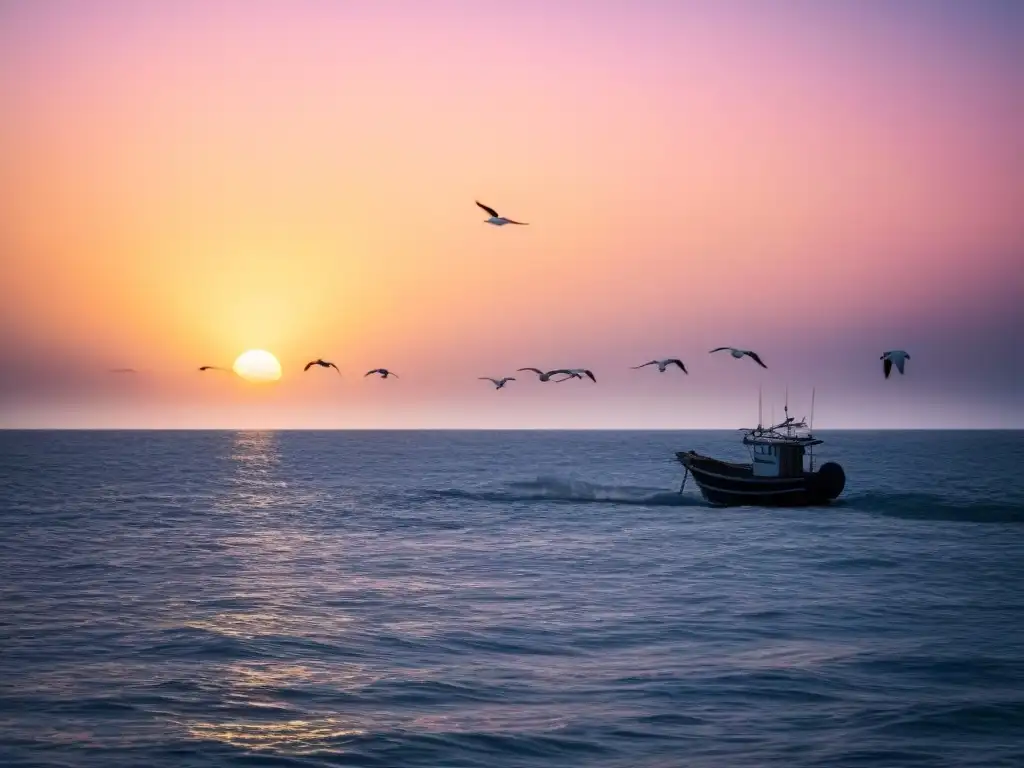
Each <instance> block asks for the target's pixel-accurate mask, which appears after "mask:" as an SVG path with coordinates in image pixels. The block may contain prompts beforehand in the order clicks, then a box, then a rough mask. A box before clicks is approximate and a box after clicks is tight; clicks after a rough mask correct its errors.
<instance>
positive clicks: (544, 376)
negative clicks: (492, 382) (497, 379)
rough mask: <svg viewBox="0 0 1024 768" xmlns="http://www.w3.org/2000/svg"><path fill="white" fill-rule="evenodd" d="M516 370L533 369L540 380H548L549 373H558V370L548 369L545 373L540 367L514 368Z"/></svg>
mask: <svg viewBox="0 0 1024 768" xmlns="http://www.w3.org/2000/svg"><path fill="white" fill-rule="evenodd" d="M516 370H517V371H533V372H534V373H536V374H537V378H538V379H540V380H541V381H550V379H551V375H552V374H554V373H560V371H548V372H547V373H545V372H544V371H542V370H541V369H540V368H516Z"/></svg>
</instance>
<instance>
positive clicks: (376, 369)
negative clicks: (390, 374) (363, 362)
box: [363, 368, 380, 379]
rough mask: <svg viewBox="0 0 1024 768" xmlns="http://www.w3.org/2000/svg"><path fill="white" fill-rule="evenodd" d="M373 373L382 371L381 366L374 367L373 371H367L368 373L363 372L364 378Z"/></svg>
mask: <svg viewBox="0 0 1024 768" xmlns="http://www.w3.org/2000/svg"><path fill="white" fill-rule="evenodd" d="M371 373H380V368H374V369H373V370H372V371H367V372H366V373H364V374H363V378H364V379H365V378H366V377H367V376H369V375H370V374H371Z"/></svg>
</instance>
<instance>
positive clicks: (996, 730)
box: [0, 432, 1024, 768]
mask: <svg viewBox="0 0 1024 768" xmlns="http://www.w3.org/2000/svg"><path fill="white" fill-rule="evenodd" d="M823 435H824V437H825V438H826V441H827V442H826V445H825V446H824V449H825V450H823V451H822V456H821V458H822V459H823V460H824V459H825V458H827V459H830V460H835V461H838V462H840V463H841V464H842V465H843V466H844V467H845V469H846V472H847V478H848V480H847V486H846V491H845V493H844V495H843V497H842V502H841V503H839V504H836V505H834V506H832V507H830V508H823V509H812V510H806V509H805V510H775V511H769V510H762V509H753V508H751V509H729V510H722V509H712V508H710V507H707V506H705V505H704V504H703V503H702V502H701V500H700V499H699V497H698V496H697V495H696V490H695V488H693V487H692V484H691V485H690V486H688V487H687V488H686V490H685V492H684V494H683V495H681V496H680V495H678V494H677V493H676V492H675V491H676V489H677V488H678V486H679V482H680V480H681V472H680V470H679V467H678V466H677V465H674V464H673V463H672V461H671V458H672V454H673V452H674V451H676V450H684V449H689V448H696V449H697V450H700V451H702V452H707V453H712V454H715V455H723V456H726V457H729V456H732V457H736V458H739V457H740V455H741V452H742V447H741V446H740V445H739V444H738V438H737V433H735V432H691V433H670V432H654V433H640V432H618V433H613V432H561V433H559V432H492V433H488V432H461V433H460V432H406V433H403V432H377V433H372V432H364V433H359V432H349V433H346V432H321V433H316V432H312V433H310V432H306V433H303V432H294V433H289V432H264V433H231V432H208V433H190V432H178V433H176V432H92V433H90V432H0V523H2V526H3V529H2V533H3V535H2V536H0V765H2V766H6V767H12V766H30V765H31V766H121V765H126V766H127V765H131V766H157V767H163V766H168V767H169V766H175V767H177V766H216V765H267V766H272V765H288V766H316V765H355V766H396V767H404V766H409V767H412V766H431V767H432V768H434V767H438V766H487V767H488V768H503V767H504V766H510V767H511V766H570V765H573V766H576V765H580V766H584V765H585V766H623V767H625V766H659V767H661V766H697V767H702V766H740V767H743V766H770V765H779V766H904V765H906V766H985V768H996V767H997V766H1014V767H1015V768H1017V767H1019V766H1022V765H1024V586H1022V585H1024V525H1021V523H1024V479H1022V478H1024V473H1022V469H1021V468H1022V467H1024V433H1020V432H989V433H971V432H954V433H935V432H930V433H929V432H904V433H900V432H887V433H870V432H846V433H834V434H831V435H830V434H827V433H823Z"/></svg>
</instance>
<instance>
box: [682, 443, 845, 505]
mask: <svg viewBox="0 0 1024 768" xmlns="http://www.w3.org/2000/svg"><path fill="white" fill-rule="evenodd" d="M676 457H677V458H678V459H679V462H680V463H681V464H682V465H683V466H684V467H686V469H688V470H689V472H690V474H691V475H693V479H694V480H695V481H696V483H697V487H698V488H700V492H701V495H702V496H703V497H704V499H705V500H706V501H707V502H708V503H709V504H714V505H715V506H723V507H738V506H749V507H808V506H820V505H824V504H828V503H830V502H831V501H833V500H834V499H836V498H837V497H838V496H839V494H840V493H842V491H843V488H844V487H845V485H846V475H845V473H844V472H843V469H842V467H840V466H839V465H838V464H835V463H832V462H829V463H828V464H825V465H823V466H822V467H821V469H820V470H818V471H817V472H804V473H803V474H801V475H796V476H794V477H758V476H755V475H754V472H753V469H752V467H751V465H749V464H733V463H731V462H727V461H721V460H719V459H713V458H710V457H708V456H701V455H700V454H697V453H694V452H693V451H689V452H686V453H682V452H681V453H677V454H676Z"/></svg>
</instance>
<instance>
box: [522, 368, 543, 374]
mask: <svg viewBox="0 0 1024 768" xmlns="http://www.w3.org/2000/svg"><path fill="white" fill-rule="evenodd" d="M516 370H517V371H533V372H534V373H536V374H537V375H538V376H543V375H544V371H542V370H540V369H539V368H516Z"/></svg>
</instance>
